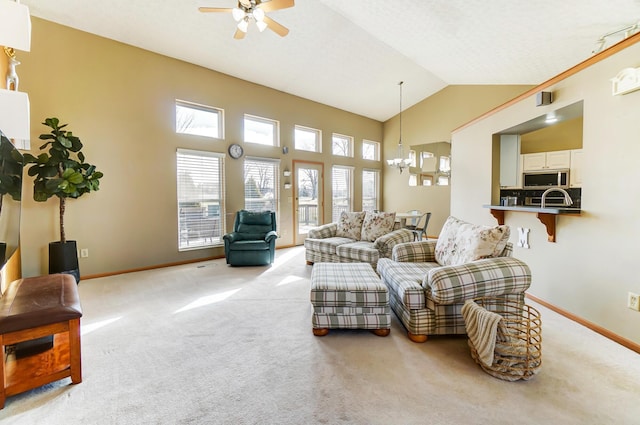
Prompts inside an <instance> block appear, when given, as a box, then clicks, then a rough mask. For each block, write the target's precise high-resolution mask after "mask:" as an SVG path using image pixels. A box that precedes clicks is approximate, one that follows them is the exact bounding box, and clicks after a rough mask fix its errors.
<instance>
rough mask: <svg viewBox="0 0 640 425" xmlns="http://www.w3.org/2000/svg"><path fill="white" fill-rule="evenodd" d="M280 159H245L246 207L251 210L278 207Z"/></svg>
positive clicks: (274, 208) (275, 209)
mask: <svg viewBox="0 0 640 425" xmlns="http://www.w3.org/2000/svg"><path fill="white" fill-rule="evenodd" d="M279 168H280V161H279V160H277V159H268V158H251V157H247V158H246V159H245V160H244V208H245V209H246V210H249V211H256V212H257V211H275V212H276V217H278V216H279V214H277V212H278V211H277V208H278V204H279V203H278V198H279V196H278V188H279V184H278V175H279V173H278V169H279Z"/></svg>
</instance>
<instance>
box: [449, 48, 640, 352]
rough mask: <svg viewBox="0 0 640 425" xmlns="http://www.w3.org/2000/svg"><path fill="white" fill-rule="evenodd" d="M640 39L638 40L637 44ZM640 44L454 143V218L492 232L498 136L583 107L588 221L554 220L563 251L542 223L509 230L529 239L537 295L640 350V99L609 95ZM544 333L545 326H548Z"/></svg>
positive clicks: (522, 254) (460, 134)
mask: <svg viewBox="0 0 640 425" xmlns="http://www.w3.org/2000/svg"><path fill="white" fill-rule="evenodd" d="M635 38H638V37H635ZM638 58H640V44H639V43H636V44H634V45H632V46H631V47H628V48H627V49H625V50H623V51H622V52H619V53H617V54H615V55H613V56H611V57H609V58H607V59H605V60H603V61H601V62H598V63H596V64H594V65H592V66H590V67H588V68H587V69H585V70H582V71H580V72H579V73H577V74H575V75H573V76H570V77H568V78H566V79H563V80H561V81H560V82H558V83H556V84H555V85H553V86H551V87H548V88H545V91H553V92H554V98H555V100H554V103H553V104H551V105H549V106H545V107H544V108H542V109H541V108H540V107H536V106H535V99H534V96H530V97H528V98H526V99H524V100H522V101H520V102H517V103H515V104H514V105H512V106H510V107H508V108H506V109H504V110H502V111H500V112H498V113H496V114H494V115H491V116H489V117H487V118H485V119H483V120H481V121H479V122H477V123H475V124H472V125H470V126H468V127H465V128H462V129H460V130H459V131H457V132H455V133H454V134H453V141H452V150H453V152H452V156H453V167H455V170H456V174H455V179H454V181H453V186H452V194H451V199H452V202H451V212H452V214H453V215H456V216H458V217H460V218H462V219H465V220H468V221H471V222H474V223H483V224H495V220H494V219H493V217H492V216H491V215H490V214H489V211H488V210H487V209H485V208H483V207H482V205H483V204H488V203H490V202H491V201H494V202H497V199H496V195H494V199H492V192H493V193H495V192H496V190H495V187H496V185H497V184H498V182H497V180H496V179H495V177H493V176H495V173H493V172H492V170H493V169H495V168H496V167H498V166H499V164H498V163H496V162H492V158H493V157H494V155H493V153H494V152H495V144H494V141H493V140H494V138H493V137H492V135H493V134H495V133H498V132H500V131H502V130H504V129H507V128H511V127H513V126H515V125H517V124H519V123H522V122H526V121H528V120H530V119H532V118H535V117H537V116H539V115H540V114H541V113H546V112H551V111H553V110H555V109H559V108H561V107H563V106H567V105H570V104H572V103H574V102H577V101H581V100H582V101H584V117H583V119H584V123H583V124H584V125H583V130H584V131H583V151H584V156H583V160H584V162H583V170H582V173H583V185H582V209H583V212H582V215H580V216H566V215H565V216H559V217H558V218H557V235H556V237H557V242H556V243H550V242H547V235H546V232H545V228H544V226H543V225H542V223H540V221H538V219H537V218H536V216H535V214H530V213H516V212H507V213H506V215H505V221H506V224H507V225H509V226H510V227H511V229H512V235H511V241H512V242H514V243H515V242H517V236H516V231H515V230H516V228H517V227H524V228H529V229H531V232H530V237H529V242H530V246H531V248H530V249H523V248H518V247H516V248H515V251H514V256H516V257H518V258H521V259H522V260H524V261H526V262H527V263H528V264H529V265H530V267H531V269H532V272H533V283H532V286H531V289H530V291H529V292H530V293H531V294H533V295H535V296H537V297H539V298H541V299H543V300H546V301H548V302H550V303H552V304H554V305H556V306H558V307H561V308H563V309H565V310H567V311H569V312H570V313H573V314H575V315H577V316H579V317H582V318H584V319H586V320H588V321H590V322H592V323H595V324H597V325H600V326H602V327H603V328H605V329H607V330H609V331H611V332H614V333H616V334H618V335H620V336H622V337H625V338H627V339H629V340H631V341H634V342H636V343H640V313H638V312H635V311H632V310H629V309H627V307H626V304H627V292H629V291H633V292H635V293H639V292H640V280H639V279H638V277H637V274H638V273H637V263H638V260H637V251H638V250H637V249H636V247H635V244H636V238H637V236H638V235H640V220H639V219H638V217H640V197H638V196H637V193H636V192H637V190H636V189H635V184H636V182H637V181H639V180H640V167H638V158H639V157H640V143H638V134H640V120H639V119H638V111H640V91H636V92H633V93H630V94H627V95H623V96H612V95H611V81H610V79H611V78H613V77H614V76H616V75H617V74H618V72H619V71H621V70H622V69H624V68H628V67H638V66H640V60H639V59H638ZM543 323H544V317H543Z"/></svg>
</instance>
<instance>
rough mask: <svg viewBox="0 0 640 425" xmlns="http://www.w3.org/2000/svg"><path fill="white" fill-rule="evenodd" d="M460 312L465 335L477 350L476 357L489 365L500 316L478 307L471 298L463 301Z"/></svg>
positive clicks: (491, 360)
mask: <svg viewBox="0 0 640 425" xmlns="http://www.w3.org/2000/svg"><path fill="white" fill-rule="evenodd" d="M461 313H462V317H463V318H464V323H465V327H466V328H467V335H468V336H469V340H470V341H471V343H472V344H473V346H474V347H475V349H476V351H477V352H478V358H479V359H480V361H481V362H482V363H484V364H485V365H486V366H491V365H492V364H493V353H494V350H495V346H496V333H497V330H498V325H499V323H500V321H501V320H502V316H500V315H499V314H497V313H493V312H491V311H488V310H486V309H484V308H483V307H480V306H479V305H478V304H476V303H475V302H473V301H472V300H467V301H465V303H464V305H463V306H462V310H461Z"/></svg>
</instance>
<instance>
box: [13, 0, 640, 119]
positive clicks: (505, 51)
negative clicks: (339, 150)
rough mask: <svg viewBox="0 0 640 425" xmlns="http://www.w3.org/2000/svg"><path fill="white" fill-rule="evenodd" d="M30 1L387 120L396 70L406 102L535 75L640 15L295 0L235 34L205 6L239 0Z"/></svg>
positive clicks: (617, 1)
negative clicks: (270, 23)
mask: <svg viewBox="0 0 640 425" xmlns="http://www.w3.org/2000/svg"><path fill="white" fill-rule="evenodd" d="M22 3H23V4H26V5H28V6H29V8H30V11H31V14H32V15H33V16H37V17H39V18H43V19H46V20H49V21H53V22H57V23H60V24H62V25H66V26H70V27H73V28H77V29H79V30H82V31H87V32H90V33H93V34H97V35H100V36H103V37H107V38H110V39H113V40H117V41H120V42H123V43H126V44H130V45H132V46H136V47H140V48H143V49H146V50H150V51H153V52H157V53H160V54H163V55H166V56H170V57H174V58H177V59H180V60H184V61H187V62H191V63H194V64H197V65H200V66H203V67H206V68H210V69H213V70H216V71H220V72H223V73H225V74H229V75H232V76H235V77H238V78H241V79H244V80H248V81H252V82H255V83H258V84H262V85H265V86H268V87H272V88H274V89H277V90H281V91H283V92H286V93H290V94H293V95H296V96H300V97H303V98H306V99H310V100H313V101H317V102H320V103H324V104H327V105H330V106H333V107H336V108H340V109H344V110H347V111H350V112H354V113H357V114H360V115H364V116H367V117H370V118H373V119H376V120H379V121H385V120H387V119H389V118H390V117H392V116H394V115H395V114H397V113H398V82H399V81H404V85H403V108H406V107H409V106H411V105H413V104H415V103H417V102H419V101H421V100H422V99H424V98H426V97H428V96H430V95H432V94H434V93H435V92H437V91H439V90H441V89H442V88H444V87H446V86H447V85H451V84H539V83H542V82H544V81H546V80H547V79H549V78H551V77H553V76H555V75H557V74H559V73H560V72H562V71H564V70H566V69H568V68H570V67H571V66H573V65H576V64H577V63H579V62H581V61H583V60H584V59H587V58H588V57H590V56H591V55H592V54H593V53H592V52H593V51H594V49H596V48H597V47H598V46H597V40H598V39H600V38H601V37H602V36H604V35H606V34H608V33H612V32H618V31H619V30H621V29H623V28H626V27H631V26H633V25H636V26H637V25H638V24H639V22H640V0H561V1H558V0H529V1H514V0H484V1H480V0H296V1H295V6H294V7H292V8H288V9H283V10H277V11H273V12H270V13H268V16H269V17H271V18H272V19H274V20H276V21H277V22H279V23H280V24H282V25H284V26H286V27H287V28H289V29H290V33H289V34H288V35H287V36H286V37H280V36H278V35H277V34H276V33H274V32H272V31H269V30H266V31H264V32H262V33H260V32H258V30H257V28H256V27H255V25H253V24H252V25H250V27H249V30H248V33H247V35H246V37H245V38H244V39H242V40H235V39H234V38H233V34H234V32H235V30H236V23H235V21H234V20H233V18H232V16H231V15H230V14H226V13H207V14H205V13H200V12H198V7H200V6H211V7H235V6H236V5H237V4H238V3H237V1H235V0H135V1H131V0H101V1H87V0H56V1H51V0H23V1H22ZM630 31H631V32H633V31H637V30H636V29H634V28H630ZM623 36H624V31H623V32H618V33H616V34H614V35H611V36H608V37H606V38H605V46H604V47H608V46H610V45H611V44H614V43H615V42H617V41H620V40H621V39H622V38H623ZM71 53H72V52H71ZM630 65H634V66H640V62H639V63H637V64H630Z"/></svg>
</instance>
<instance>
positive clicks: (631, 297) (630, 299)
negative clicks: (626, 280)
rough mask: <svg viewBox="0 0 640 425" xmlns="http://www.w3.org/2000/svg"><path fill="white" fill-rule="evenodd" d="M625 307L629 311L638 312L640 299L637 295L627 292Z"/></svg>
mask: <svg viewBox="0 0 640 425" xmlns="http://www.w3.org/2000/svg"><path fill="white" fill-rule="evenodd" d="M627 307H629V308H630V309H631V310H635V311H640V298H638V294H635V293H633V292H629V294H628V296H627Z"/></svg>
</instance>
